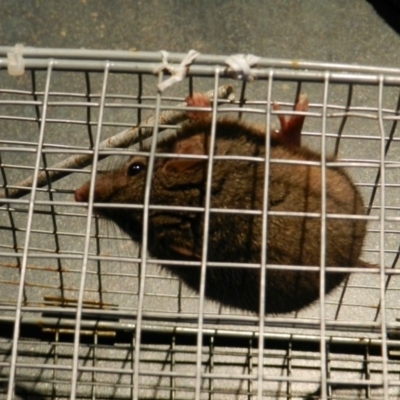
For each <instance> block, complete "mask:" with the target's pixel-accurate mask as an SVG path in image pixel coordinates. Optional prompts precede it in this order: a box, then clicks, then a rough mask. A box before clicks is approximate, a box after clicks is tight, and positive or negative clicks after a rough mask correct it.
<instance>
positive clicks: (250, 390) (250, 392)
mask: <svg viewBox="0 0 400 400" xmlns="http://www.w3.org/2000/svg"><path fill="white" fill-rule="evenodd" d="M247 373H248V374H249V375H251V374H252V373H253V340H252V339H250V340H249V347H248V348H247ZM252 397H253V381H252V380H251V379H250V378H248V379H247V400H251V399H252Z"/></svg>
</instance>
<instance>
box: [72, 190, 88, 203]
mask: <svg viewBox="0 0 400 400" xmlns="http://www.w3.org/2000/svg"><path fill="white" fill-rule="evenodd" d="M75 201H76V202H78V203H84V202H85V201H88V191H87V189H86V188H85V186H82V187H80V188H79V189H76V190H75Z"/></svg>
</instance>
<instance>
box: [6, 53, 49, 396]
mask: <svg viewBox="0 0 400 400" xmlns="http://www.w3.org/2000/svg"><path fill="white" fill-rule="evenodd" d="M54 62H55V61H54V60H49V64H48V68H47V77H46V84H45V92H44V97H43V111H42V120H41V124H40V131H39V140H38V145H37V154H36V160H35V170H34V173H33V182H32V191H31V196H30V199H29V209H28V217H27V218H28V221H27V223H26V236H25V243H24V254H23V256H22V263H21V272H20V281H19V287H18V297H17V304H16V306H17V307H16V308H17V309H16V311H15V323H14V333H13V342H12V350H11V361H10V377H9V381H8V391H7V400H12V399H13V398H14V391H15V390H14V389H15V374H16V363H17V353H18V339H19V333H20V322H21V306H22V299H23V297H24V286H25V285H24V283H25V275H26V268H27V263H28V250H29V242H30V239H31V229H32V220H33V209H34V204H35V198H36V187H37V178H38V175H39V167H40V160H41V157H42V147H43V142H44V128H45V125H46V114H47V103H48V100H49V89H50V81H51V74H52V71H53V65H54Z"/></svg>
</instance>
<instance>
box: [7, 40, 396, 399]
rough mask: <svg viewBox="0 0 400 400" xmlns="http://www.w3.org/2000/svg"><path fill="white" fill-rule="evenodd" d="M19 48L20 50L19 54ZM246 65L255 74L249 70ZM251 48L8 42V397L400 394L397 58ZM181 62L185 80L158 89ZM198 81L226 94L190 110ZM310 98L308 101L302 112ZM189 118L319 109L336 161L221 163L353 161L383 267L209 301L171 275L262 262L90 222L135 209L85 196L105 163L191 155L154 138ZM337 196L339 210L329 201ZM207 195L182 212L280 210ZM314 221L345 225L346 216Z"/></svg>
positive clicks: (333, 164) (259, 122) (245, 117)
mask: <svg viewBox="0 0 400 400" xmlns="http://www.w3.org/2000/svg"><path fill="white" fill-rule="evenodd" d="M10 52H11V53H12V54H14V56H15V57H14V58H12V57H11V58H10V56H9V57H8V58H7V53H10ZM13 52H14V53H13ZM192 56H193V53H192ZM185 59H186V61H187V64H185V62H184V61H185ZM244 61H245V62H246V63H247V64H246V65H247V67H246V68H243V71H242V72H238V71H237V65H238V64H240V63H243V62H244ZM244 61H243V59H242V58H240V57H239V58H233V61H232V59H230V58H228V62H227V57H225V56H208V55H197V56H196V58H195V60H193V59H192V60H190V62H189V61H188V60H187V58H186V55H184V54H168V53H162V54H160V53H150V52H145V53H140V52H139V53H132V52H111V51H87V50H85V51H81V50H62V51H59V50H57V49H34V48H22V49H17V50H15V49H10V48H2V47H0V66H1V67H2V69H1V68H0V75H1V77H0V82H1V85H0V177H1V178H0V183H1V191H0V210H1V212H0V309H1V313H0V337H1V339H0V354H1V356H0V379H1V382H2V385H0V392H2V393H3V394H2V396H3V397H4V398H7V399H14V398H23V399H64V398H65V399H67V398H71V399H75V398H76V399H86V398H92V399H111V398H112V399H130V398H135V399H136V398H143V399H152V398H177V399H179V398H184V399H186V398H209V399H219V398H227V399H228V398H229V399H231V398H235V399H238V398H255V397H257V398H264V399H269V398H271V399H289V398H290V399H297V398H299V399H300V398H303V399H304V398H308V399H312V398H329V399H344V398H352V399H353V398H380V399H381V398H384V399H389V398H398V396H399V393H400V392H399V379H398V376H399V360H398V351H399V349H398V347H399V340H398V332H399V326H400V324H399V321H398V318H399V317H400V313H399V295H398V294H399V290H400V288H399V280H398V279H399V278H398V269H397V268H396V264H397V259H398V255H399V250H398V249H399V243H400V242H399V232H400V227H399V221H400V220H399V215H398V210H399V208H398V198H399V184H398V173H399V172H398V168H399V165H400V164H399V156H398V154H399V151H398V147H399V139H398V134H397V122H398V120H399V109H400V91H399V86H400V70H395V69H385V68H372V67H361V66H350V65H340V64H323V63H311V62H300V61H299V62H296V63H293V62H292V61H286V60H272V59H262V58H254V57H247V58H246V57H244ZM13 63H15V64H16V65H18V66H20V67H21V66H22V67H23V68H22V69H21V70H20V71H19V72H18V71H17V72H18V73H20V74H21V75H19V76H16V77H15V76H11V75H10V72H11V73H12V72H13V71H14V70H13V68H11V70H10V64H13ZM182 65H183V66H184V68H182ZM240 65H241V64H240ZM7 68H8V69H7ZM182 70H183V71H184V74H183V75H182V76H180V79H181V82H178V83H175V84H173V85H172V86H169V87H167V88H165V89H164V87H162V89H163V90H162V91H160V90H159V89H158V88H157V85H159V84H160V83H161V84H162V83H165V82H166V81H168V79H170V76H172V77H174V76H175V75H174V74H175V73H176V71H182ZM251 80H252V82H249V81H251ZM196 93H206V94H207V96H208V97H210V98H211V99H214V101H212V102H211V103H210V104H209V105H204V104H200V105H198V104H197V105H196V104H195V105H194V106H193V105H192V107H191V108H188V106H187V104H186V100H185V99H186V98H187V96H190V95H192V96H193V95H194V94H196ZM215 93H217V95H215ZM305 93H306V94H307V97H308V101H309V105H308V108H307V110H298V109H295V110H293V107H294V106H295V104H296V101H297V99H298V98H299V95H300V94H305ZM217 97H218V101H215V100H216V98H217ZM189 102H190V100H189ZM274 104H275V105H276V104H277V105H278V107H276V106H274ZM189 105H190V104H189ZM190 113H194V114H190ZM196 113H197V114H196ZM191 115H192V117H193V115H194V118H197V117H199V116H201V118H203V117H204V116H207V115H209V116H210V118H211V116H212V118H211V120H212V122H211V124H214V125H212V126H216V125H215V124H216V121H219V120H221V119H223V118H225V117H226V116H229V117H230V118H231V119H234V120H241V121H245V122H246V123H247V124H248V125H249V126H257V127H261V128H260V129H263V130H264V132H265V131H268V132H270V130H271V131H272V132H273V131H274V129H279V127H280V123H279V117H281V118H282V116H283V115H287V116H288V117H287V118H288V119H290V116H296V115H297V116H299V115H303V116H305V119H304V126H303V130H302V134H301V141H302V143H303V144H305V145H306V146H308V147H309V148H311V149H313V151H314V152H317V153H318V154H322V158H320V159H319V160H313V161H299V160H295V161H293V160H292V161H290V160H289V161H288V160H284V161H282V160H279V159H278V160H277V159H276V158H275V159H274V155H273V154H272V156H271V157H268V156H265V157H264V156H263V155H262V154H261V155H260V154H252V155H251V156H248V157H244V156H243V155H242V156H229V155H226V154H225V155H221V154H215V155H214V156H213V162H212V163H211V164H212V165H218V163H220V164H221V165H222V164H223V163H230V164H229V165H230V166H231V167H230V168H231V169H234V168H239V166H241V165H244V164H243V163H245V162H247V163H252V165H253V164H254V165H256V164H257V163H258V164H257V165H261V164H262V163H263V164H262V165H269V166H274V165H278V164H279V163H281V164H287V165H301V166H307V165H315V166H317V167H318V168H321V169H322V170H323V171H326V170H329V169H332V168H333V169H334V168H337V169H340V168H343V169H345V170H346V171H347V172H348V174H349V175H350V176H351V179H352V181H353V182H354V183H355V185H356V187H357V188H358V190H359V191H360V193H361V196H362V198H363V200H364V204H365V215H358V216H355V215H354V213H353V214H352V215H350V216H348V217H347V218H348V219H349V220H365V221H366V222H367V236H366V239H365V241H364V246H363V253H362V258H363V260H365V261H367V262H369V263H371V264H376V265H377V267H376V268H369V269H365V268H357V267H356V268H352V269H350V268H347V269H346V267H344V268H343V266H323V267H322V268H323V269H324V270H325V273H324V274H322V276H323V277H325V276H327V275H326V272H332V273H333V272H334V271H336V273H338V272H344V271H347V272H350V271H352V272H353V273H352V274H351V275H350V277H349V278H347V279H346V280H345V281H344V282H343V283H342V284H341V285H340V286H339V288H337V289H336V290H334V291H333V292H331V293H329V294H327V295H321V296H319V300H317V301H316V302H314V303H312V304H311V305H309V306H307V307H304V308H301V309H300V310H299V311H292V312H290V313H278V314H267V315H266V316H265V317H263V318H260V314H259V313H255V312H246V311H244V310H242V309H240V307H239V308H231V307H227V306H224V305H222V304H221V303H220V302H218V301H210V300H209V299H206V298H205V297H204V286H203V292H202V291H201V290H200V293H202V294H199V293H198V292H196V291H193V290H191V289H190V288H188V286H187V285H186V284H185V283H184V282H183V280H182V279H180V278H178V277H177V276H176V275H174V274H171V273H168V272H167V270H168V268H169V267H170V266H171V265H175V264H176V263H181V264H182V265H184V267H181V268H186V269H187V270H189V271H194V272H193V273H195V271H198V270H199V269H201V268H202V265H203V269H204V267H205V268H206V271H211V270H213V269H215V268H220V269H221V268H225V269H226V268H231V269H237V270H240V269H243V268H246V269H248V270H249V271H250V270H251V271H254V270H260V261H254V262H250V263H249V262H246V261H243V260H237V261H236V260H235V262H232V261H231V260H215V259H207V260H203V259H202V258H201V257H200V258H198V259H197V258H193V257H192V258H190V257H189V258H190V259H182V258H181V259H179V260H171V259H168V258H162V257H155V256H154V254H152V253H151V252H150V253H147V252H141V251H140V249H139V247H138V246H136V245H135V243H134V242H133V241H132V239H131V238H130V237H129V236H127V235H125V234H123V233H122V232H121V231H119V229H117V228H116V226H115V225H113V224H112V223H107V222H105V221H104V220H102V219H100V218H98V217H97V216H95V215H92V212H93V204H95V206H96V205H97V208H98V209H99V210H100V209H102V207H103V208H105V207H109V208H114V209H118V208H121V205H118V204H115V205H110V204H104V203H102V202H98V201H97V200H96V199H94V201H93V199H92V200H90V201H89V203H90V207H89V209H88V207H87V206H85V204H82V203H81V204H80V203H77V202H75V200H74V192H75V190H76V189H77V188H79V187H81V186H82V185H83V184H84V182H86V181H89V180H90V179H91V177H93V171H92V162H93V165H94V166H95V170H96V171H97V172H96V173H97V176H98V177H99V176H102V171H109V170H111V169H113V168H116V167H118V166H120V165H121V164H122V161H121V160H122V159H123V160H126V159H128V158H129V157H131V156H134V157H139V159H141V158H143V157H147V159H150V160H154V162H155V163H157V160H173V159H174V157H175V158H176V155H175V156H172V155H168V154H165V153H163V152H162V151H159V150H157V149H156V148H155V145H153V142H152V141H151V136H152V135H153V133H154V132H155V133H156V134H157V135H159V136H160V137H161V138H162V139H165V138H166V137H173V136H174V135H177V134H178V135H179V132H178V133H177V126H178V127H179V126H182V124H187V123H188V122H187V120H188V119H189V120H190V118H192V117H191ZM185 121H186V122H185ZM257 129H258V128H257ZM216 134H218V130H217V132H216ZM264 140H265V139H264ZM148 146H150V148H149V147H148ZM324 155H327V156H331V155H333V156H335V157H336V158H335V159H331V158H328V159H327V160H325V157H324ZM208 156H209V155H207V154H203V155H200V157H199V155H198V154H197V155H195V156H192V157H191V158H190V157H187V156H186V159H188V160H189V161H190V160H195V159H204V160H207V159H208ZM196 157H197V158H196ZM183 158H185V157H183ZM151 162H152V161H151ZM290 162H291V163H292V164H290ZM189 164H190V163H189ZM206 164H207V165H210V164H209V163H206ZM154 165H156V164H154ZM271 168H272V167H271ZM325 176H326V175H325ZM189 186H190V185H189ZM328 193H329V192H328ZM323 199H325V200H323V207H326V205H327V204H328V203H327V202H328V201H329V198H326V197H323ZM204 202H205V203H202V204H200V205H196V206H195V207H193V206H191V208H190V207H188V206H187V205H185V204H178V205H176V206H171V205H169V208H168V207H167V210H168V212H169V213H171V214H172V215H173V214H174V213H176V212H189V211H190V212H191V213H193V215H206V214H207V213H209V215H223V216H225V217H224V218H226V219H227V220H229V219H231V220H234V219H235V218H236V216H237V215H241V214H242V215H247V216H248V217H249V218H260V219H262V218H264V216H266V215H267V214H266V212H264V211H266V210H264V211H263V210H254V209H247V210H243V209H241V208H240V207H237V208H234V207H231V208H229V207H228V208H226V209H223V208H218V207H216V206H214V205H213V204H212V200H210V198H209V204H208V206H207V204H206V203H207V196H205V197H204ZM345 203H346V202H345V201H344V203H343V207H345ZM101 204H103V206H102V205H101ZM146 204H147V205H146ZM324 204H325V205H324ZM124 207H125V209H126V210H127V211H129V210H134V209H139V210H141V212H145V213H146V212H148V213H151V212H153V211H154V212H157V211H160V210H161V211H162V210H165V209H166V207H165V205H157V204H152V203H150V205H149V203H148V202H147V203H146V202H142V203H141V204H131V205H128V206H124ZM157 207H158V208H157ZM128 209H129V210H128ZM88 210H89V211H88ZM146 210H147V211H146ZM274 213H275V214H274ZM298 214H299V213H298ZM300 214H301V213H300ZM303 214H304V213H303ZM308 214H310V215H308ZM308 214H307V215H308V217H309V218H313V219H315V220H324V221H328V222H329V221H331V220H335V219H336V220H340V219H341V218H342V219H343V218H344V216H343V214H342V213H336V214H329V213H327V214H326V213H325V215H324V213H323V212H322V213H318V212H316V213H313V214H312V213H308ZM311 214H312V215H311ZM274 215H275V216H278V217H281V218H283V219H285V218H286V219H287V218H290V213H288V212H285V211H283V212H282V211H274V210H269V211H268V218H270V217H273V216H274ZM88 216H89V217H90V218H88ZM295 216H296V215H292V216H291V217H295ZM297 217H299V215H297ZM300 217H301V215H300ZM193 218H194V217H193ZM221 218H222V217H221ZM265 218H266V217H265ZM319 235H320V233H318V236H319ZM321 235H322V237H323V236H324V234H323V232H321ZM205 242H206V241H205ZM151 245H152V244H151V243H148V248H151ZM205 246H207V245H205ZM145 247H146V246H145ZM321 248H322V251H324V249H323V248H324V245H322V246H321ZM234 250H235V249H232V252H234ZM267 251H268V249H267ZM221 254H224V249H221ZM283 264H284V263H283ZM144 266H145V268H144ZM160 266H161V267H160ZM265 270H266V277H267V278H266V279H267V280H268V276H269V275H268V274H270V273H271V271H282V270H283V271H286V272H288V271H290V270H296V271H299V272H302V273H303V274H307V273H311V272H313V271H314V272H315V271H317V272H318V271H320V270H321V266H319V265H317V266H313V265H290V266H285V265H281V264H275V263H269V264H268V265H267V266H266V269H265ZM206 273H207V272H206ZM323 279H324V278H323ZM240 296H241V294H240V293H239V294H238V296H237V299H238V301H239V302H240V298H241V297H240ZM321 299H322V301H321ZM300 300H301V299H299V301H300ZM260 338H263V340H260Z"/></svg>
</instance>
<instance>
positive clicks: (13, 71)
mask: <svg viewBox="0 0 400 400" xmlns="http://www.w3.org/2000/svg"><path fill="white" fill-rule="evenodd" d="M23 51H24V45H23V44H21V43H18V44H16V45H15V47H14V50H13V51H9V52H8V53H7V59H8V73H9V74H10V75H11V76H20V75H23V74H24V72H25V60H24V58H23V56H22V53H23Z"/></svg>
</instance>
